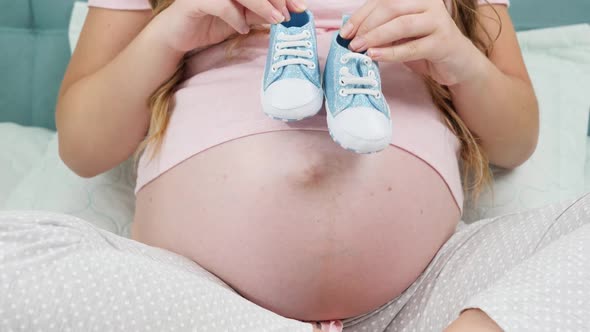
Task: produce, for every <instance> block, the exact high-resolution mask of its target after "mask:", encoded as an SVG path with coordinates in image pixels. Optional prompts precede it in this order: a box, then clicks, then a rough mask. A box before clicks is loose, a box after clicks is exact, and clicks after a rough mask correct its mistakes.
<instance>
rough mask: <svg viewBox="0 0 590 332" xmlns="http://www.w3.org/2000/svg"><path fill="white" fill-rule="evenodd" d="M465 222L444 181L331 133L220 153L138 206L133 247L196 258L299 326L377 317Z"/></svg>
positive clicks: (250, 141) (239, 144) (180, 169)
mask: <svg viewBox="0 0 590 332" xmlns="http://www.w3.org/2000/svg"><path fill="white" fill-rule="evenodd" d="M458 220H459V210H458V208H457V206H456V204H455V202H454V200H453V198H452V196H451V194H450V192H449V190H448V188H447V186H446V184H445V183H444V182H443V180H442V179H441V178H440V176H439V175H438V174H437V173H436V172H435V171H434V170H433V169H432V168H431V167H430V166H428V165H427V164H425V163H424V162H423V161H421V160H420V159H418V158H416V157H415V156H413V155H411V154H408V153H407V152H405V151H403V150H400V149H397V148H394V147H390V148H388V149H386V150H385V151H383V152H381V153H378V154H374V155H357V154H354V153H350V152H348V151H345V150H343V149H341V148H339V147H338V146H336V145H335V144H334V143H333V142H332V141H331V139H330V138H329V136H328V135H327V134H326V133H324V132H311V131H283V132H274V133H266V134H260V135H255V136H250V137H247V138H242V139H239V140H235V141H232V142H228V143H225V144H222V145H220V146H218V147H216V148H213V149H210V150H207V151H205V152H203V153H200V154H198V155H196V156H194V157H192V158H190V159H189V160H187V161H185V162H183V163H181V164H180V165H178V166H176V167H175V168H173V169H172V170H170V171H168V172H166V173H165V174H163V175H161V176H160V177H159V178H157V179H156V180H155V181H153V182H151V183H150V184H148V185H147V186H146V187H144V188H143V189H142V190H141V191H140V192H139V193H138V195H137V212H136V216H135V221H134V225H133V238H134V239H136V240H138V241H142V242H144V243H147V244H149V245H153V246H158V247H162V248H165V249H168V250H171V251H174V252H177V253H179V254H181V255H184V256H187V257H188V258H191V259H193V260H194V261H195V262H197V263H198V264H199V265H201V266H203V267H204V268H205V269H207V270H209V271H210V272H212V273H214V274H215V275H217V276H218V277H220V278H221V279H222V280H224V281H225V282H226V283H227V284H229V285H230V286H231V287H232V288H233V289H235V290H236V291H237V292H238V293H239V294H240V295H242V296H243V297H245V298H247V299H249V300H250V301H252V302H254V303H256V304H258V305H260V306H262V307H265V308H267V309H269V310H272V311H274V312H276V313H278V314H281V315H283V316H286V317H289V318H294V319H298V320H303V321H315V320H328V319H344V318H348V317H353V316H356V315H360V314H363V313H366V312H369V311H371V310H373V309H375V308H377V307H379V306H380V305H382V304H384V303H386V302H388V301H390V300H391V299H393V298H395V297H396V296H398V295H399V294H400V293H401V292H402V291H403V290H404V289H406V288H407V287H408V286H409V285H410V284H411V283H412V282H413V281H414V280H415V279H416V278H417V277H418V275H419V274H420V273H421V272H422V271H423V270H424V268H425V267H426V266H427V265H428V263H429V262H430V260H431V259H432V257H433V256H434V255H435V253H436V252H437V250H438V249H439V248H440V246H441V245H442V244H443V243H444V242H445V241H446V240H447V239H448V238H449V236H450V235H451V234H452V232H453V231H454V229H455V226H456V223H457V221H458Z"/></svg>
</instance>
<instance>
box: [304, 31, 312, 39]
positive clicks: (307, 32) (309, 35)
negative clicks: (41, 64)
mask: <svg viewBox="0 0 590 332" xmlns="http://www.w3.org/2000/svg"><path fill="white" fill-rule="evenodd" d="M304 33H305V36H307V38H309V37H311V32H309V31H307V30H305V31H304Z"/></svg>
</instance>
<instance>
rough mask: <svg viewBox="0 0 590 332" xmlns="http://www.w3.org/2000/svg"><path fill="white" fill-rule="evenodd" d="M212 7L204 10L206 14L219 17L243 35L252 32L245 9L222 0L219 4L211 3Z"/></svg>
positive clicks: (227, 0) (228, 0) (229, 1)
mask: <svg viewBox="0 0 590 332" xmlns="http://www.w3.org/2000/svg"><path fill="white" fill-rule="evenodd" d="M209 4H211V5H210V6H206V7H204V8H203V11H204V12H205V13H206V14H209V15H213V16H217V17H219V18H221V19H222V20H223V21H225V22H226V23H227V24H229V25H230V26H231V27H232V28H234V29H235V30H236V31H237V32H239V33H241V34H246V33H248V32H250V27H249V26H248V24H247V23H246V17H245V15H244V8H243V7H242V6H240V5H239V4H236V3H234V2H233V1H231V0H222V1H219V2H215V3H213V2H210V3H209Z"/></svg>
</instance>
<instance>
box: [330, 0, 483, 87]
mask: <svg viewBox="0 0 590 332" xmlns="http://www.w3.org/2000/svg"><path fill="white" fill-rule="evenodd" d="M340 34H341V35H342V37H343V38H346V39H352V42H351V43H350V49H351V50H353V51H357V52H363V51H367V55H369V56H370V57H371V58H373V60H375V61H385V62H399V63H405V64H406V65H407V66H408V67H409V68H410V69H412V70H413V71H414V72H417V73H419V74H424V75H428V76H430V77H432V78H433V79H434V80H435V81H437V82H438V83H440V84H443V85H448V86H450V85H455V84H458V83H461V82H464V81H467V80H469V79H471V78H473V77H474V76H476V75H477V74H478V66H477V64H478V63H479V62H478V61H479V60H480V58H481V56H482V55H483V54H482V53H481V52H479V50H478V49H477V48H476V47H475V45H474V44H473V43H472V42H471V41H470V40H469V39H468V38H467V37H465V36H464V35H463V34H462V33H461V31H460V30H459V28H458V27H457V25H456V24H455V22H454V21H453V19H452V18H451V16H450V14H449V12H448V11H447V8H446V6H445V3H444V1H442V0H369V1H367V3H366V4H365V5H363V6H362V7H361V8H360V9H359V10H358V11H357V12H356V13H354V15H352V16H351V17H350V19H349V21H348V23H347V24H345V25H344V26H343V27H342V30H341V32H340Z"/></svg>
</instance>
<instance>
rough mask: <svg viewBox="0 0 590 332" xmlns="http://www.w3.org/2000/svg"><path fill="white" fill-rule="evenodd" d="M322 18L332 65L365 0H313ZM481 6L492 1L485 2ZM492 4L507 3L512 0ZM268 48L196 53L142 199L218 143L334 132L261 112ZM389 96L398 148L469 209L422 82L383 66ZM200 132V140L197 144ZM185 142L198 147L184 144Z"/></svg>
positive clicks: (257, 42)
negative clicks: (335, 41) (347, 24)
mask: <svg viewBox="0 0 590 332" xmlns="http://www.w3.org/2000/svg"><path fill="white" fill-rule="evenodd" d="M88 2H89V5H90V6H94V7H102V8H110V9H120V10H144V9H150V5H149V2H148V0H89V1H88ZM307 2H308V7H309V8H310V10H311V11H313V13H314V16H315V18H316V22H315V23H316V27H317V37H318V50H319V54H320V63H322V64H323V63H325V57H326V56H327V54H328V51H329V46H330V42H331V38H332V36H333V33H334V32H335V31H336V30H337V29H339V28H340V24H341V17H342V15H343V14H345V13H353V12H354V11H355V9H356V8H359V7H360V6H361V5H362V4H363V3H364V2H365V1H364V0H348V1H342V0H308V1H307ZM479 2H480V4H484V3H486V1H485V0H479ZM487 3H491V4H504V5H508V0H489V1H487ZM267 50H268V37H264V36H256V37H251V38H248V39H246V41H244V42H243V43H242V44H240V47H239V51H237V52H235V56H234V57H233V58H232V59H230V60H228V59H227V58H226V45H225V44H220V45H217V46H214V47H211V48H209V49H206V50H204V51H202V52H200V53H198V54H196V55H194V56H193V57H192V58H191V59H190V61H189V63H188V72H187V77H188V79H187V80H186V81H185V82H183V83H182V85H181V86H180V87H179V89H178V91H177V92H176V95H175V108H174V112H173V113H172V116H171V118H170V124H169V127H168V130H167V132H166V135H165V138H164V141H163V144H162V148H161V150H160V153H159V154H158V155H157V156H156V157H155V158H154V159H153V160H151V161H149V162H148V160H147V157H145V158H144V157H142V158H141V159H140V161H139V165H138V170H137V174H138V175H137V186H136V188H135V192H136V193H137V192H138V191H139V190H140V189H141V188H142V187H143V186H145V185H146V184H147V183H149V182H150V181H152V180H154V179H156V178H157V177H158V176H159V175H161V174H162V173H164V172H166V171H168V170H170V169H171V168H173V167H174V166H176V165H178V164H180V163H181V162H183V161H185V160H186V159H188V158H190V157H192V156H194V155H196V154H198V153H200V152H203V151H205V150H207V149H209V148H212V147H214V146H216V145H220V144H222V143H224V142H228V141H231V140H234V139H238V138H241V137H245V136H250V135H255V134H260V133H265V132H272V131H280V130H318V131H327V130H328V129H327V125H326V118H325V112H323V111H322V112H321V113H320V114H319V115H317V116H315V117H313V118H310V119H307V120H303V121H300V122H295V123H289V124H286V123H283V122H281V121H276V120H272V119H270V118H268V117H267V116H265V115H264V113H263V112H262V110H261V101H260V84H261V79H262V76H263V72H264V66H265V61H266V55H267ZM380 65H381V76H382V77H384V78H386V79H384V80H383V82H382V87H383V93H384V96H385V97H386V99H387V101H388V103H389V106H390V109H391V110H392V112H391V116H392V121H393V132H394V134H393V142H392V145H394V146H396V147H398V148H401V149H403V150H405V151H407V152H409V153H412V154H413V155H415V156H416V157H418V158H420V159H422V160H423V161H425V162H426V163H428V164H429V165H430V166H431V167H432V168H433V169H434V170H436V171H437V172H438V173H439V174H440V176H441V177H442V178H443V179H444V181H445V182H446V184H447V185H448V187H449V189H450V191H451V193H452V195H453V197H454V199H455V201H456V203H457V205H458V206H459V208H460V209H461V210H462V206H463V189H462V186H461V175H460V171H459V163H458V152H459V148H460V144H459V141H458V139H457V138H456V137H455V136H454V135H453V133H452V132H451V131H450V130H449V129H448V128H447V126H446V125H445V123H444V120H443V118H442V116H441V113H440V112H439V110H438V109H437V108H436V106H435V105H434V104H433V102H432V99H431V98H430V95H429V93H428V90H427V87H426V85H425V84H424V82H423V81H422V79H421V78H420V77H419V76H418V75H415V74H414V73H412V72H410V71H409V70H407V69H406V68H405V67H404V66H401V65H398V64H388V63H382V64H380ZM196 110H198V112H197V111H196ZM195 133H198V135H199V139H194V136H195V135H196V134H195ZM184 142H191V143H190V144H185V143H184Z"/></svg>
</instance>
